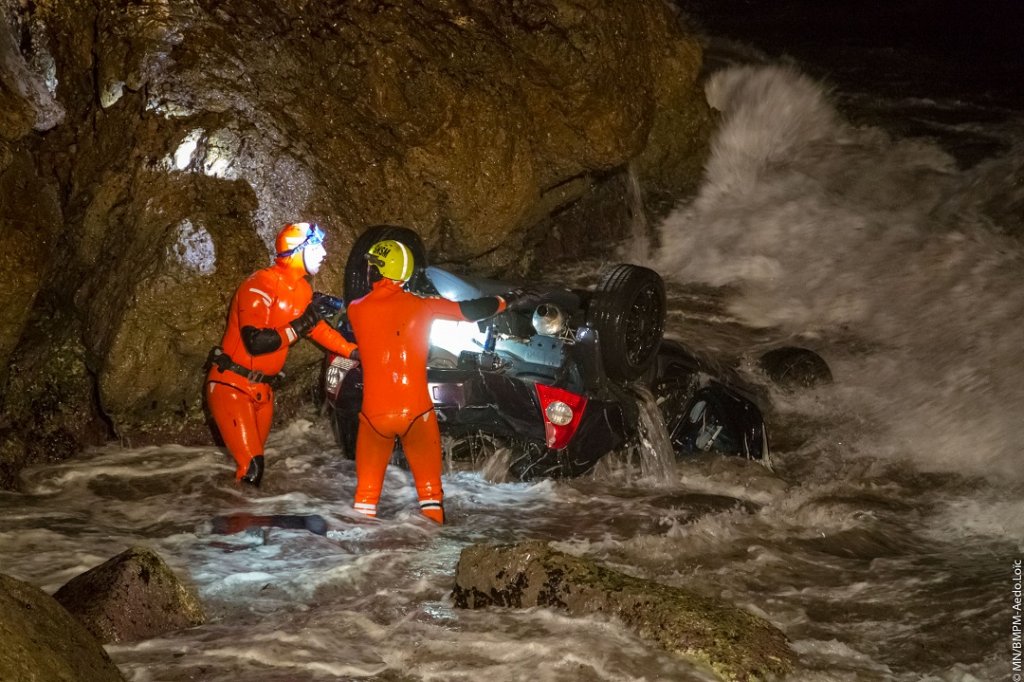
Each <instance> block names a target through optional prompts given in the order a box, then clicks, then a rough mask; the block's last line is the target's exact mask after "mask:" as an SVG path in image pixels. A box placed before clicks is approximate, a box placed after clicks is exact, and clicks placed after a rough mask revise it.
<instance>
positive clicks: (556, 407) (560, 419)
mask: <svg viewBox="0 0 1024 682" xmlns="http://www.w3.org/2000/svg"><path fill="white" fill-rule="evenodd" d="M544 414H545V415H546V416H547V418H548V421H549V422H551V423H552V424H554V425H555V426H565V425H566V424H568V423H569V422H571V421H572V408H571V407H569V406H568V405H566V404H565V403H563V402H562V401H561V400H554V401H552V402H551V404H550V405H548V406H547V408H546V409H545V410H544Z"/></svg>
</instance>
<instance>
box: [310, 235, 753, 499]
mask: <svg viewBox="0 0 1024 682" xmlns="http://www.w3.org/2000/svg"><path fill="white" fill-rule="evenodd" d="M395 238H399V239H401V240H402V241H403V242H405V243H408V244H410V248H413V249H414V253H416V252H417V250H418V252H419V254H420V258H421V259H423V260H425V258H424V256H423V255H422V244H421V243H419V241H418V237H416V236H415V233H412V232H411V231H410V230H406V229H404V228H398V227H390V226H379V227H377V228H371V229H370V230H368V231H367V233H365V234H364V235H363V237H361V238H360V240H359V241H357V243H356V245H355V247H354V248H353V254H354V255H356V254H357V250H359V249H361V251H359V252H358V255H359V256H361V253H362V252H365V251H366V249H367V248H368V246H369V245H370V244H372V243H373V242H374V241H377V240H379V239H395ZM365 276H366V275H365V265H363V263H362V262H361V261H360V260H356V259H354V258H350V262H349V264H348V270H347V272H346V292H345V293H346V296H345V298H346V301H351V300H354V299H355V298H358V297H359V296H360V295H362V294H363V293H365V291H367V290H368V286H369V285H368V283H365V281H364V280H365ZM409 286H410V288H411V289H412V290H413V291H414V292H416V293H420V294H422V295H440V296H444V297H445V298H449V299H452V300H469V299H473V298H478V297H481V296H488V295H495V294H501V293H503V292H506V291H508V290H509V289H510V288H512V286H513V285H511V284H509V283H507V282H497V281H493V280H486V279H478V278H468V277H462V276H459V275H456V274H454V273H452V272H449V271H447V270H443V269H440V268H435V267H424V268H418V269H417V273H416V275H414V277H413V279H412V280H410V284H409ZM535 290H536V291H535V293H536V296H535V302H536V305H531V307H530V308H529V309H527V310H509V311H506V312H504V313H502V314H500V315H497V316H495V317H493V318H490V319H488V320H484V321H482V322H479V323H466V322H461V323H453V322H448V321H437V322H435V325H434V328H433V332H432V334H431V355H430V360H429V362H428V382H429V390H430V393H431V398H432V400H433V402H434V406H435V410H436V413H437V416H438V422H439V425H440V428H441V432H442V435H443V436H447V437H448V439H449V440H450V441H451V442H454V444H455V445H454V447H453V448H452V450H453V451H454V452H455V453H456V454H457V455H459V454H461V455H464V456H466V457H467V458H473V457H475V456H476V455H477V454H478V453H479V450H480V449H481V447H483V446H484V445H485V444H487V445H489V446H491V447H493V446H494V445H495V444H500V445H507V446H508V447H509V449H510V452H511V453H513V454H512V457H511V460H510V462H509V473H510V474H511V476H512V477H513V478H518V479H533V478H539V477H564V476H576V475H579V474H582V473H584V472H586V471H588V470H590V469H591V468H592V467H593V466H594V465H595V464H596V463H597V462H598V460H600V459H601V458H602V457H604V456H605V455H606V454H608V453H610V452H613V451H617V450H620V449H622V448H624V447H627V446H630V445H633V444H636V443H637V442H638V439H639V438H640V436H641V433H640V427H639V424H640V422H641V420H640V416H641V415H640V412H641V410H644V409H646V410H648V411H652V410H653V411H655V412H657V413H659V414H660V417H661V419H662V421H663V423H664V425H665V429H666V431H667V437H668V441H669V442H670V443H671V447H672V449H673V450H674V451H675V452H676V454H677V455H687V454H693V453H697V452H703V451H717V452H723V453H727V454H733V455H739V456H743V457H746V458H749V459H757V460H761V461H763V462H764V463H766V464H767V463H768V461H769V459H768V439H767V434H766V430H765V425H764V421H763V418H762V415H761V411H760V410H759V409H758V407H757V405H756V404H755V402H754V401H753V396H752V394H751V393H748V392H746V391H744V390H743V389H742V388H740V387H738V386H736V385H735V384H733V385H727V384H726V383H724V382H723V381H721V379H720V378H719V377H716V376H715V374H714V372H713V371H712V370H711V368H710V367H709V365H708V364H707V363H705V362H702V361H701V360H700V359H699V358H698V357H697V356H696V355H694V354H693V353H691V352H690V351H689V350H688V349H687V348H685V347H684V346H683V345H682V344H680V343H678V342H675V341H671V340H666V339H663V329H664V320H665V290H664V284H663V282H662V280H661V277H660V276H658V274H657V273H655V272H654V271H652V270H649V269H647V268H643V267H639V266H635V265H627V264H619V265H615V266H613V267H611V268H609V269H608V270H607V271H606V272H605V273H604V275H603V276H602V277H601V279H600V281H599V282H598V283H597V285H596V286H595V287H593V288H591V289H575V288H569V287H564V286H559V285H541V286H538V287H536V288H535ZM339 329H340V330H341V331H342V332H343V333H346V334H348V335H349V336H351V331H350V330H349V329H348V328H347V325H346V323H345V321H344V318H343V317H342V319H341V320H340V322H339ZM324 393H325V396H326V402H327V406H328V409H329V412H330V417H331V421H332V425H333V428H334V432H335V435H336V437H337V439H338V442H339V444H340V445H341V447H342V449H343V450H344V451H345V452H346V453H347V454H349V455H352V456H354V450H355V435H356V429H357V428H358V413H359V407H360V401H361V396H362V372H361V369H360V368H359V366H358V365H357V364H355V363H352V362H351V361H349V360H347V359H345V358H342V357H338V356H329V357H328V360H327V362H326V366H325V372H324ZM654 405H656V406H657V407H656V408H655V407H653V406H654Z"/></svg>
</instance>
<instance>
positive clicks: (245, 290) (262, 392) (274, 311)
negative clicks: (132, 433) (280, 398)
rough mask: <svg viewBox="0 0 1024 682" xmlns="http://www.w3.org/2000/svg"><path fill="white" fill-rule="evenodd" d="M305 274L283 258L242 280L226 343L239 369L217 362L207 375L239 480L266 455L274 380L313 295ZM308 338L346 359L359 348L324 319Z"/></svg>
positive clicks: (209, 395)
mask: <svg viewBox="0 0 1024 682" xmlns="http://www.w3.org/2000/svg"><path fill="white" fill-rule="evenodd" d="M305 274H306V273H305V271H304V270H302V269H301V268H298V267H294V266H293V265H289V263H288V262H286V260H284V259H278V261H277V262H276V263H275V264H274V265H272V266H270V267H269V268H264V269H262V270H259V271H257V272H256V273H254V274H253V275H251V276H249V278H248V279H246V280H245V281H244V282H242V285H241V286H240V287H239V288H238V291H237V292H235V297H234V299H233V300H232V302H231V309H230V312H229V313H228V326H227V330H226V331H225V332H224V338H223V340H222V341H221V345H220V348H221V350H222V351H223V354H224V355H226V356H227V357H228V358H229V359H230V362H231V363H234V365H236V367H233V368H232V369H222V367H220V366H218V365H217V364H213V365H212V366H211V367H210V371H209V373H208V374H207V375H206V380H207V384H206V399H207V404H208V406H209V408H210V413H211V415H212V416H213V419H214V421H215V422H216V423H217V428H218V429H219V430H220V435H221V437H222V438H223V439H224V444H225V445H226V446H227V449H228V451H229V452H230V453H231V455H232V457H234V458H235V462H236V464H237V468H236V470H235V478H236V479H240V478H242V477H243V476H245V474H246V471H247V469H248V468H249V463H250V462H251V461H252V459H253V458H254V457H256V456H261V455H263V446H264V443H266V440H267V435H268V434H269V433H270V422H271V418H272V416H273V413H274V392H273V389H272V388H271V386H270V383H268V382H269V381H273V379H274V377H276V375H277V374H278V373H279V372H280V371H281V368H282V367H284V362H285V358H287V357H288V348H289V347H290V346H291V344H293V343H295V342H296V341H297V340H298V339H299V335H298V334H297V333H296V332H295V330H294V329H293V328H292V325H291V323H293V322H294V321H295V320H296V318H298V317H299V316H300V315H302V314H303V312H304V311H305V310H306V309H307V306H309V304H310V301H311V300H312V297H313V290H312V288H311V287H310V285H309V282H308V281H307V280H306V277H305ZM308 336H309V338H311V339H313V340H314V341H316V342H317V343H318V344H319V345H321V346H323V347H324V348H326V349H327V350H329V351H332V352H334V353H337V354H339V355H344V356H346V357H347V356H350V355H351V354H352V352H353V351H354V350H355V348H356V346H355V344H352V343H349V342H348V341H347V340H346V339H345V337H344V336H342V335H341V334H339V333H338V332H337V331H336V330H335V329H333V328H331V326H330V325H328V324H327V323H325V322H323V321H318V322H316V324H315V325H314V326H313V327H312V329H311V330H310V331H309V333H308ZM221 357H223V356H221ZM221 364H225V363H221ZM257 483H258V480H257Z"/></svg>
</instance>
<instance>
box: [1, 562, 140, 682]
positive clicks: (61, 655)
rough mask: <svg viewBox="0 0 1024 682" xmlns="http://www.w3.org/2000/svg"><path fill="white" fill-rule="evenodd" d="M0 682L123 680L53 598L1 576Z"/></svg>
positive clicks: (98, 647) (96, 644) (103, 653)
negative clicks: (1, 681) (6, 681)
mask: <svg viewBox="0 0 1024 682" xmlns="http://www.w3.org/2000/svg"><path fill="white" fill-rule="evenodd" d="M0 680H11V681H12V682H14V681H15V680H17V681H18V682H32V681H33V680H39V682H78V681H79V680H89V682H123V680H124V676H123V675H122V674H121V672H120V671H119V670H118V669H117V666H116V665H114V663H113V661H111V660H110V657H109V656H108V655H107V652H106V651H104V650H103V647H102V646H101V645H100V643H99V642H98V641H97V640H96V638H95V637H93V636H92V634H90V633H89V631H88V630H87V629H86V628H85V627H84V626H83V625H82V624H81V623H80V622H78V621H77V620H75V618H74V617H72V616H71V614H69V613H68V612H67V611H65V610H64V609H63V608H62V607H61V605H60V604H59V603H57V601H56V600H55V599H54V598H53V597H51V596H49V595H48V594H46V593H45V592H43V591H42V590H40V589H38V588H36V587H33V586H32V585H29V584H28V583H24V582H22V581H20V580H16V579H14V578H12V577H10V576H7V575H3V574H0Z"/></svg>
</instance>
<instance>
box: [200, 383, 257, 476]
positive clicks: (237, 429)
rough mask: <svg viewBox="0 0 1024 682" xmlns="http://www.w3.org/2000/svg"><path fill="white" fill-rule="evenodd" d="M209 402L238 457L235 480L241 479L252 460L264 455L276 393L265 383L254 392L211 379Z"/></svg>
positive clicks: (215, 417)
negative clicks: (250, 392)
mask: <svg viewBox="0 0 1024 682" xmlns="http://www.w3.org/2000/svg"><path fill="white" fill-rule="evenodd" d="M206 399H207V405H208V406H209V408H210V415H211V416H212V417H213V421H214V422H215V423H216V424H217V429H218V430H219V431H220V435H221V438H223V439H224V445H225V447H227V449H228V452H230V453H231V456H232V457H234V458H235V465H236V468H235V479H236V480H237V479H241V478H242V477H243V476H245V472H246V471H247V470H248V469H249V462H250V461H252V458H253V457H255V456H257V455H262V454H263V448H264V445H265V443H266V442H267V436H268V435H269V434H270V424H271V422H272V421H273V418H274V395H273V391H272V390H271V388H270V387H269V386H267V385H266V384H263V385H261V386H260V387H259V390H257V391H256V392H255V393H254V394H252V395H250V394H248V393H247V392H245V391H243V390H241V389H239V388H236V387H234V386H229V385H228V384H222V383H220V382H216V381H211V382H209V383H208V384H207V394H206Z"/></svg>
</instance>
